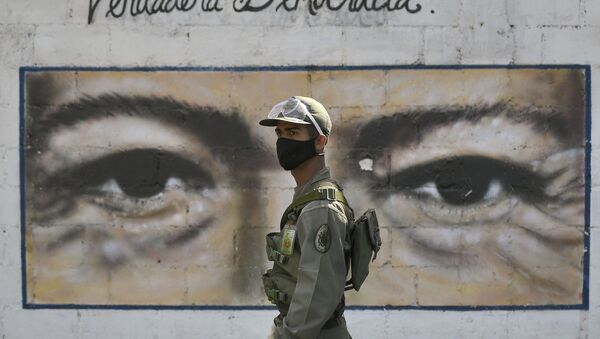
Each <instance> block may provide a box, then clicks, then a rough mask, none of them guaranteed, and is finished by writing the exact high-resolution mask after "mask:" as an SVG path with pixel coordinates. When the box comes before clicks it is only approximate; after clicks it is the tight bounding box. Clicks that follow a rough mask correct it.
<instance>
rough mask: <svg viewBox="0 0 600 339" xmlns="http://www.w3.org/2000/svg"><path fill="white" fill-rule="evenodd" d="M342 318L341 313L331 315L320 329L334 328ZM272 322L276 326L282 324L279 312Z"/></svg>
mask: <svg viewBox="0 0 600 339" xmlns="http://www.w3.org/2000/svg"><path fill="white" fill-rule="evenodd" d="M342 319H344V316H343V315H340V316H337V317H336V316H333V317H331V318H329V320H327V321H326V322H325V324H323V327H321V329H322V330H329V329H332V328H336V327H338V326H340V325H341V324H342ZM273 322H274V323H275V326H277V327H281V326H283V317H282V316H281V314H279V315H278V316H277V317H275V319H273Z"/></svg>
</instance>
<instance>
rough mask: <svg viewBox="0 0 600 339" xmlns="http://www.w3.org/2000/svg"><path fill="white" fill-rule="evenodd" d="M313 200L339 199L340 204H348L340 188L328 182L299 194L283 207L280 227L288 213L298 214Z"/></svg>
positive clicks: (286, 218) (287, 217)
mask: <svg viewBox="0 0 600 339" xmlns="http://www.w3.org/2000/svg"><path fill="white" fill-rule="evenodd" d="M315 200H328V201H339V202H341V203H342V204H344V205H346V206H348V201H347V200H346V197H344V193H343V192H342V190H341V189H340V188H339V187H337V186H334V185H330V184H329V183H328V184H326V185H323V186H317V188H315V189H314V190H312V191H310V192H308V193H306V194H304V195H301V196H299V197H298V198H296V199H295V200H294V201H292V203H291V204H290V205H289V206H288V208H286V209H285V212H283V215H282V216H281V222H280V227H281V228H283V226H284V225H285V222H286V221H287V220H288V219H289V216H288V215H289V214H290V213H294V214H296V215H299V214H300V211H301V210H302V208H303V207H304V206H305V205H306V204H308V203H309V202H311V201H315Z"/></svg>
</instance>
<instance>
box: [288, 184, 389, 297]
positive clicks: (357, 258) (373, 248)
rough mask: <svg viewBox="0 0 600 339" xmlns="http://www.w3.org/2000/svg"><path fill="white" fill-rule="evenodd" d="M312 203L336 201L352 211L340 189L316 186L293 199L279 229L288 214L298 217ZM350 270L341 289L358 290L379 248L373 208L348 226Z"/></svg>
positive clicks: (379, 239) (379, 241) (379, 243)
mask: <svg viewBox="0 0 600 339" xmlns="http://www.w3.org/2000/svg"><path fill="white" fill-rule="evenodd" d="M315 200H329V201H333V200H335V201H339V202H341V203H342V204H344V205H346V206H348V208H350V210H352V208H351V207H350V205H349V204H348V201H347V200H346V198H345V197H344V194H343V193H342V190H341V189H340V188H339V187H337V186H331V185H327V186H319V187H317V188H316V189H315V190H313V191H311V192H309V193H306V194H305V195H302V196H300V197H298V198H296V199H295V200H294V201H293V202H292V203H291V204H290V206H289V207H288V208H287V209H286V210H285V212H284V213H283V217H282V218H281V227H283V225H284V224H285V222H286V220H287V218H288V215H289V214H293V215H295V216H298V215H300V211H301V210H302V208H303V207H304V206H306V204H308V203H309V202H311V201H315ZM350 242H351V245H352V247H351V249H350V269H351V272H352V275H351V278H350V280H348V281H347V282H346V288H345V290H346V291H347V290H350V289H355V290H356V291H358V290H359V289H360V287H361V286H362V284H363V282H364V281H365V279H366V278H367V276H368V275H369V263H370V262H371V261H375V258H376V257H377V252H379V249H380V248H381V236H380V234H379V223H378V222H377V215H376V214H375V210H374V209H368V210H367V211H366V212H365V213H363V214H362V215H361V216H360V217H359V218H358V219H356V220H355V221H354V222H353V223H352V227H351V229H350Z"/></svg>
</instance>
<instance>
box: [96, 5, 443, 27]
mask: <svg viewBox="0 0 600 339" xmlns="http://www.w3.org/2000/svg"><path fill="white" fill-rule="evenodd" d="M89 1H90V2H89V10H88V24H92V23H93V22H94V16H95V14H96V11H97V10H98V5H100V3H101V2H102V3H104V5H106V6H107V9H106V12H105V16H106V17H113V18H120V17H122V16H124V15H126V14H129V15H131V16H132V17H135V16H138V15H154V14H157V13H172V12H188V11H191V10H194V9H195V10H200V11H203V12H221V11H223V9H224V8H225V7H224V5H223V3H222V2H221V0H106V1H103V0H89ZM301 1H302V2H306V7H307V9H308V11H309V13H310V14H311V15H317V13H318V12H319V11H325V10H328V11H334V12H336V11H348V12H361V11H365V12H371V11H373V12H379V11H388V12H394V11H405V12H406V13H409V14H415V13H418V12H420V11H421V9H422V6H421V4H419V3H416V2H414V1H411V0H233V2H232V9H233V10H234V11H235V12H261V11H264V10H266V9H268V8H272V7H275V11H280V10H281V11H287V12H292V11H297V10H298V7H299V4H300V2H301ZM432 13H433V11H432Z"/></svg>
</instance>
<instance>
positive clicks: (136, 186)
mask: <svg viewBox="0 0 600 339" xmlns="http://www.w3.org/2000/svg"><path fill="white" fill-rule="evenodd" d="M73 175H74V176H75V178H73V180H74V181H75V183H77V186H79V187H81V189H83V190H86V191H90V190H91V191H94V190H103V191H107V192H111V191H112V192H115V191H117V190H118V189H120V190H122V192H123V193H124V194H126V195H127V196H129V197H133V198H149V197H152V196H154V195H156V194H158V193H160V192H163V191H164V190H165V188H167V187H180V186H184V187H180V188H186V189H199V188H212V187H214V186H215V182H214V179H213V178H212V176H211V175H210V174H208V173H207V172H206V171H204V170H203V169H202V168H201V167H200V166H198V165H196V164H194V163H193V162H191V161H189V160H187V159H184V158H182V157H180V156H178V155H175V154H172V153H164V152H161V151H159V150H156V149H138V150H131V151H125V152H121V153H117V154H113V155H109V156H106V157H103V158H101V159H98V160H95V161H92V162H91V163H88V164H85V165H83V166H81V167H80V168H79V169H76V170H75V173H73Z"/></svg>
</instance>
